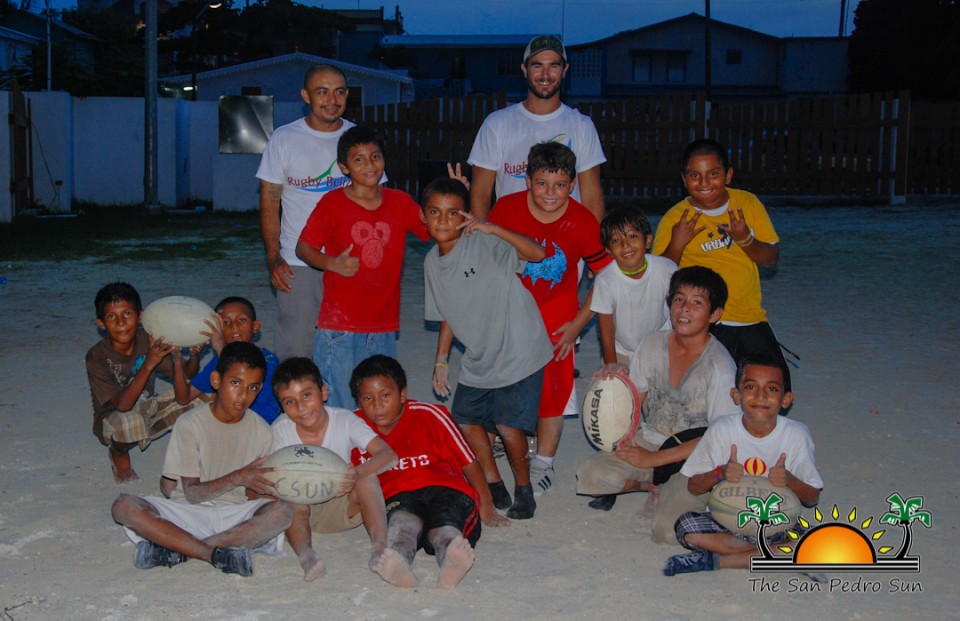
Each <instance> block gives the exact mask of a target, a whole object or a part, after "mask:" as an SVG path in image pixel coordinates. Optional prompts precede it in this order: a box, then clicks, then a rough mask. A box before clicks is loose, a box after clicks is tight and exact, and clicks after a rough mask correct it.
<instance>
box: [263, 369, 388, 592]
mask: <svg viewBox="0 0 960 621" xmlns="http://www.w3.org/2000/svg"><path fill="white" fill-rule="evenodd" d="M273 389H274V391H276V393H277V398H278V399H279V400H280V405H281V406H282V407H283V411H284V413H283V414H281V415H280V416H279V417H278V418H277V420H276V421H274V423H273V426H272V430H273V450H274V451H276V450H279V449H281V448H283V447H285V446H291V445H293V444H309V445H311V446H322V447H323V448H326V449H330V450H331V451H333V452H334V453H336V454H337V455H339V456H340V458H341V459H343V460H344V461H345V462H347V463H348V464H349V463H350V459H351V452H352V451H353V450H354V449H357V450H360V451H365V452H366V453H368V454H369V455H370V459H369V460H368V461H366V462H364V463H363V464H361V465H360V466H359V467H354V466H350V467H349V470H348V474H347V477H346V480H345V481H344V483H343V485H342V486H341V488H340V495H339V496H337V497H336V498H334V499H333V500H329V501H327V502H325V503H323V504H319V505H310V506H306V505H292V508H293V511H294V514H293V524H291V525H290V528H289V529H288V530H287V539H288V540H289V541H290V546H291V547H292V548H293V550H294V552H296V553H297V558H298V559H299V561H300V565H301V567H303V579H304V580H306V581H308V582H309V581H311V580H314V579H316V578H319V577H321V576H323V575H324V574H325V573H326V567H325V566H324V563H323V561H321V560H320V557H319V556H317V553H316V552H315V551H314V550H313V546H312V545H311V539H312V536H311V530H314V531H316V532H318V533H334V532H340V531H343V530H347V529H350V528H356V527H357V526H358V525H359V524H360V523H361V522H363V525H364V526H365V527H366V529H367V533H368V534H369V535H370V541H371V542H372V543H373V553H372V554H371V556H370V569H371V570H373V571H375V572H377V570H378V568H379V567H380V558H381V556H382V555H383V554H384V551H385V549H386V547H387V515H386V511H385V509H384V507H383V492H382V491H381V490H380V482H379V480H378V479H377V475H378V474H380V473H381V472H383V471H384V470H389V469H390V468H392V467H393V466H395V465H396V463H397V454H396V453H394V452H393V449H391V448H390V447H389V446H388V445H387V443H386V442H384V441H383V439H382V438H380V437H379V436H378V435H377V434H376V432H375V431H373V430H372V429H370V427H368V426H367V425H366V424H364V422H363V421H362V420H360V419H359V418H358V417H357V416H355V415H354V413H353V412H351V411H350V410H344V409H341V408H334V407H325V406H324V402H326V400H327V394H328V392H327V386H326V384H324V383H323V378H321V377H320V370H319V369H317V365H315V364H314V363H313V361H312V360H310V359H309V358H288V359H287V360H284V361H283V362H281V363H280V366H278V367H277V370H276V372H275V373H274V374H273ZM378 573H379V572H378Z"/></svg>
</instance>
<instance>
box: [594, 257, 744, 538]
mask: <svg viewBox="0 0 960 621" xmlns="http://www.w3.org/2000/svg"><path fill="white" fill-rule="evenodd" d="M669 295H670V298H669V301H670V318H671V321H672V323H673V330H671V331H670V332H654V333H653V334H651V335H649V336H648V337H647V338H646V339H645V340H644V341H643V344H642V345H641V346H640V349H638V350H637V353H636V355H635V356H634V357H633V361H632V362H631V363H630V379H631V380H633V383H634V384H635V385H636V387H637V392H638V393H639V396H640V401H641V411H642V412H643V422H642V423H641V426H640V430H639V431H638V433H637V435H636V437H635V438H634V440H633V442H630V443H622V444H621V445H620V446H619V447H618V448H617V450H616V452H614V453H597V454H596V455H594V456H592V457H590V459H588V460H587V461H586V462H585V463H584V464H583V465H582V466H581V467H580V470H579V471H578V472H577V493H578V494H586V495H590V496H605V495H610V494H624V493H628V492H654V494H651V497H650V507H649V509H650V510H652V513H653V540H654V541H655V542H657V543H674V542H675V541H676V537H674V535H673V524H674V522H675V521H676V519H677V517H679V516H680V514H681V513H683V512H685V511H693V510H702V509H703V508H704V507H705V506H706V500H705V499H704V498H702V497H694V496H691V495H690V493H689V492H688V491H687V485H686V479H685V478H684V477H681V476H678V475H676V474H674V475H673V476H671V477H670V478H669V480H667V481H666V483H664V484H663V485H660V486H659V487H654V485H653V483H652V480H653V478H654V476H655V474H656V472H655V471H656V470H657V469H660V468H663V467H665V466H669V465H671V464H678V463H680V462H683V460H685V459H686V458H687V457H688V456H689V455H690V453H691V452H692V451H693V448H694V446H696V444H697V442H698V441H699V440H700V438H699V435H698V436H697V437H695V438H693V439H688V440H686V441H684V442H682V443H680V444H678V445H675V446H673V447H672V448H664V444H665V443H667V442H668V440H669V439H670V438H671V437H673V436H678V435H680V434H681V433H682V432H685V431H687V430H692V429H698V428H704V427H706V426H707V425H708V424H710V423H711V422H712V421H714V420H716V419H717V418H719V417H720V416H723V415H724V414H733V413H736V411H737V408H736V406H735V405H734V403H733V402H732V401H731V400H730V396H729V395H730V389H731V388H733V386H734V374H735V372H736V366H735V365H734V364H733V359H732V358H731V357H730V354H729V353H728V352H727V350H726V349H724V347H723V345H721V344H720V342H719V341H717V340H716V339H715V338H714V337H712V336H711V335H710V324H712V323H713V322H715V321H717V320H718V319H719V318H720V316H721V315H722V314H723V305H724V303H725V302H726V298H727V288H726V285H725V284H724V282H723V279H722V278H720V276H719V275H718V274H717V273H716V272H714V271H713V270H710V269H707V268H705V267H688V268H683V269H679V270H677V271H676V272H674V274H673V276H672V277H671V278H670V294H669ZM678 469H679V468H678ZM594 508H603V507H598V506H594ZM607 508H609V507H607Z"/></svg>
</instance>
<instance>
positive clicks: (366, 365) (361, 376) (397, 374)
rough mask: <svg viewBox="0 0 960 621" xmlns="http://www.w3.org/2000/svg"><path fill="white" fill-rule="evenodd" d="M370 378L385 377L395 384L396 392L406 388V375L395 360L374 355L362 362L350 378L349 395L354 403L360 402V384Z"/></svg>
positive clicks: (381, 355)
mask: <svg viewBox="0 0 960 621" xmlns="http://www.w3.org/2000/svg"><path fill="white" fill-rule="evenodd" d="M371 377H386V378H388V379H392V380H393V381H394V382H395V383H396V384H397V389H398V390H403V389H404V388H406V387H407V374H406V373H405V372H404V370H403V367H402V366H400V363H399V362H397V360H396V359H395V358H391V357H390V356H384V355H383V354H376V355H374V356H370V357H369V358H367V359H366V360H363V361H362V362H361V363H360V364H358V365H357V368H355V369H354V370H353V374H352V375H351V376H350V394H351V395H353V398H354V400H355V401H359V400H360V384H362V383H363V382H364V381H366V380H368V379H370V378H371Z"/></svg>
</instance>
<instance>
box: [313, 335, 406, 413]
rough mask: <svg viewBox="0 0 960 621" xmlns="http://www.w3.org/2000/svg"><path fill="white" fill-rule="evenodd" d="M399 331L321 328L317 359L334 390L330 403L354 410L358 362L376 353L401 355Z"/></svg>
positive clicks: (330, 388)
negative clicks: (352, 378) (352, 379)
mask: <svg viewBox="0 0 960 621" xmlns="http://www.w3.org/2000/svg"><path fill="white" fill-rule="evenodd" d="M398 336H399V333H397V332H338V331H336V330H320V329H318V330H317V335H316V339H315V340H314V344H313V361H314V362H315V363H316V364H317V366H318V367H320V375H322V376H323V381H324V383H325V384H326V385H327V388H328V389H329V391H330V398H329V399H327V405H329V406H333V407H337V408H346V409H348V410H354V409H356V407H357V402H356V401H354V399H353V395H351V394H350V376H351V375H353V370H354V369H355V368H356V366H357V365H358V364H360V363H361V362H363V361H364V360H366V359H367V358H369V357H370V356H372V355H374V354H383V355H384V356H390V357H391V358H396V357H397V337H398Z"/></svg>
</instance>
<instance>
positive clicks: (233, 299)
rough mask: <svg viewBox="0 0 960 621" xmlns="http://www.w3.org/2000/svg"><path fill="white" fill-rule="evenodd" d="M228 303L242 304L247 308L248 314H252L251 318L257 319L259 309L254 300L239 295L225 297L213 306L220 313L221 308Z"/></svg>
mask: <svg viewBox="0 0 960 621" xmlns="http://www.w3.org/2000/svg"><path fill="white" fill-rule="evenodd" d="M228 304H240V305H241V306H243V307H244V308H246V309H247V314H248V315H250V319H253V320H256V319H257V309H255V308H254V307H253V302H251V301H250V300H248V299H247V298H241V297H240V296H239V295H231V296H228V297H225V298H223V299H222V300H220V301H219V302H217V305H216V306H214V307H213V310H214V311H216V312H218V313H219V312H220V310H221V309H222V308H223V307H224V306H227V305H228Z"/></svg>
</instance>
